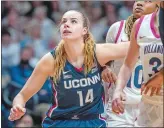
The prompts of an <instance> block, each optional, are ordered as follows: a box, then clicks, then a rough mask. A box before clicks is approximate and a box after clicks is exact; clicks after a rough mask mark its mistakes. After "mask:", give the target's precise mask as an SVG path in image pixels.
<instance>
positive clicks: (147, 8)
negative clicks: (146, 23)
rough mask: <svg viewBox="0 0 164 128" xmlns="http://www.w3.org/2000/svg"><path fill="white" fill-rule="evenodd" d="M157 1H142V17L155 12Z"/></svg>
mask: <svg viewBox="0 0 164 128" xmlns="http://www.w3.org/2000/svg"><path fill="white" fill-rule="evenodd" d="M159 3H160V2H159V1H158V0H157V1H144V15H147V14H151V13H153V12H155V11H157V5H159Z"/></svg>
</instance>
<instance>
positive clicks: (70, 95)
mask: <svg viewBox="0 0 164 128" xmlns="http://www.w3.org/2000/svg"><path fill="white" fill-rule="evenodd" d="M51 54H52V55H53V56H54V54H55V50H53V51H52V52H51ZM100 73H101V67H100V65H99V63H98V61H97V59H96V56H95V64H94V66H93V68H92V70H91V71H90V72H89V73H88V74H87V75H86V76H85V74H84V70H83V67H82V68H81V70H79V69H77V68H75V67H74V66H73V65H72V64H71V63H69V62H68V61H66V64H65V67H64V70H63V72H62V73H61V76H60V80H59V81H58V82H57V83H56V84H55V83H54V81H53V78H51V82H52V89H53V98H52V106H51V107H50V109H49V110H48V112H47V116H48V117H50V118H52V119H57V118H59V117H60V118H61V117H64V118H72V117H74V116H75V117H76V116H81V115H82V116H87V115H91V114H101V113H103V111H104V106H103V101H102V95H103V93H104V89H103V86H102V80H101V75H100Z"/></svg>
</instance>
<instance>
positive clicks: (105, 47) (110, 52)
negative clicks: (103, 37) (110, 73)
mask: <svg viewBox="0 0 164 128" xmlns="http://www.w3.org/2000/svg"><path fill="white" fill-rule="evenodd" d="M129 44H130V43H129V42H123V43H118V44H111V43H106V44H96V56H97V58H98V61H99V63H100V65H101V66H104V65H105V64H106V63H107V62H108V61H111V60H117V59H121V58H124V57H125V56H126V54H127V51H128V47H129Z"/></svg>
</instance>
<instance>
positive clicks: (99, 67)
mask: <svg viewBox="0 0 164 128" xmlns="http://www.w3.org/2000/svg"><path fill="white" fill-rule="evenodd" d="M94 62H96V65H97V66H98V69H99V70H100V72H101V71H103V67H102V66H101V65H100V63H99V61H98V59H97V56H96V44H95V45H94Z"/></svg>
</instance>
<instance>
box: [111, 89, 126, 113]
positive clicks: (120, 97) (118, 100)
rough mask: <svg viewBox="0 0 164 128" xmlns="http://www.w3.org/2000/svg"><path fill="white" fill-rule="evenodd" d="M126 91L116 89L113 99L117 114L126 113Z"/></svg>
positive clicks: (113, 107) (114, 109)
mask: <svg viewBox="0 0 164 128" xmlns="http://www.w3.org/2000/svg"><path fill="white" fill-rule="evenodd" d="M124 101H125V93H124V92H123V91H121V90H115V91H114V94H113V100H112V111H113V112H114V113H116V114H120V113H124V104H123V102H124Z"/></svg>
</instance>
